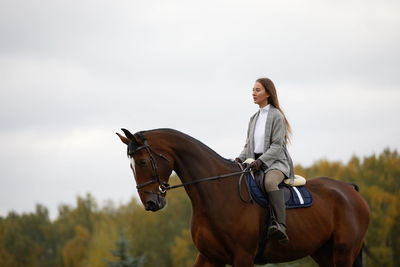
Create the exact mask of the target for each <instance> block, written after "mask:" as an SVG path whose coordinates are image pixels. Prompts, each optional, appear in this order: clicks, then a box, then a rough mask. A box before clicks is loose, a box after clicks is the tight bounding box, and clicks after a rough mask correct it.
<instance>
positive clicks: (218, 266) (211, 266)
mask: <svg viewBox="0 0 400 267" xmlns="http://www.w3.org/2000/svg"><path fill="white" fill-rule="evenodd" d="M193 267H225V264H224V263H216V262H214V261H211V260H209V259H207V258H206V257H205V256H204V255H202V254H201V253H200V252H199V254H197V258H196V261H195V263H194V265H193Z"/></svg>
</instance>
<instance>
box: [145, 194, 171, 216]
mask: <svg viewBox="0 0 400 267" xmlns="http://www.w3.org/2000/svg"><path fill="white" fill-rule="evenodd" d="M166 204H167V200H166V199H165V197H162V196H160V195H156V196H154V197H152V198H150V199H148V200H147V201H146V203H145V204H144V207H145V209H146V210H147V211H153V212H155V211H158V210H160V209H162V208H164V207H165V205H166Z"/></svg>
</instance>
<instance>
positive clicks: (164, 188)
mask: <svg viewBox="0 0 400 267" xmlns="http://www.w3.org/2000/svg"><path fill="white" fill-rule="evenodd" d="M135 135H136V136H138V137H139V139H140V140H141V141H142V142H143V144H144V145H143V146H140V147H137V148H136V149H135V151H133V152H132V153H128V154H129V155H131V154H133V153H134V152H136V151H139V150H141V149H146V151H147V153H148V154H149V157H150V162H151V167H152V169H153V172H154V178H155V179H153V180H150V181H147V182H145V183H142V184H140V185H137V186H136V189H137V191H138V192H139V191H142V192H145V193H149V194H156V195H164V194H165V193H166V192H167V191H169V190H172V189H175V188H179V187H183V186H187V185H191V184H197V183H201V182H207V181H214V180H221V179H224V178H228V177H232V176H235V175H239V174H240V178H239V183H238V190H239V196H240V199H241V200H242V201H243V202H245V203H248V202H252V201H253V199H252V197H251V194H250V188H249V184H248V183H247V182H246V185H247V190H248V192H249V196H250V197H249V199H248V200H245V199H243V197H242V192H241V186H240V185H241V183H242V180H243V176H244V174H245V173H248V172H250V168H249V167H246V168H243V166H242V165H241V164H240V163H238V165H239V166H240V169H241V171H238V172H232V173H227V174H221V175H217V176H211V177H206V178H202V179H198V180H195V181H190V182H186V183H181V184H178V185H173V186H170V185H169V184H168V183H166V182H164V181H162V180H161V179H160V176H159V175H158V169H157V164H156V162H155V160H154V157H153V154H152V153H151V151H153V152H154V150H152V149H151V147H150V145H149V144H148V143H147V140H146V138H145V137H144V135H143V134H142V133H141V132H138V133H136V134H135ZM154 153H155V152H154ZM155 154H156V155H158V156H159V157H161V158H162V159H165V160H167V161H169V160H168V158H167V157H165V156H164V155H162V154H157V153H155ZM154 183H158V184H159V186H158V191H157V192H154V191H148V190H143V187H145V186H148V185H150V184H154Z"/></svg>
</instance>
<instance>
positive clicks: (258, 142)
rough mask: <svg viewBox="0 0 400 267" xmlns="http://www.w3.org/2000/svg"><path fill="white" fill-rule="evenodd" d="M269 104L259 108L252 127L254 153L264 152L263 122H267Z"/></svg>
mask: <svg viewBox="0 0 400 267" xmlns="http://www.w3.org/2000/svg"><path fill="white" fill-rule="evenodd" d="M269 108H270V104H268V105H266V106H265V107H263V108H261V109H260V112H259V113H258V118H257V121H256V126H255V129H254V153H257V154H259V153H264V139H265V124H266V123H267V116H268V111H269Z"/></svg>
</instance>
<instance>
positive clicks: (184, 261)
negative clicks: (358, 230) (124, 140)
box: [0, 149, 400, 267]
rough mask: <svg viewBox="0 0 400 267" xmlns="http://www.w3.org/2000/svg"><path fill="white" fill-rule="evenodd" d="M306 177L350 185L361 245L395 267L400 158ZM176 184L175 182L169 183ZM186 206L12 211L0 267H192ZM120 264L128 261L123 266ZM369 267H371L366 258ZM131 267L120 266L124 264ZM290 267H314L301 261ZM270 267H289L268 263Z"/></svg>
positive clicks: (323, 166)
mask: <svg viewBox="0 0 400 267" xmlns="http://www.w3.org/2000/svg"><path fill="white" fill-rule="evenodd" d="M295 173H296V174H300V175H302V176H304V177H306V178H312V177H321V176H326V177H331V178H334V179H337V180H341V181H345V182H352V183H355V184H357V185H358V186H359V188H360V193H361V194H362V195H363V197H364V198H365V199H366V200H367V202H368V204H369V206H370V209H371V222H370V226H369V229H368V232H367V237H366V241H365V243H366V245H367V247H368V249H369V251H370V252H371V254H373V255H374V256H375V258H376V260H377V261H378V263H379V265H384V266H400V204H399V202H400V190H399V187H400V156H399V154H398V152H397V151H396V150H390V149H385V150H384V151H382V152H381V153H380V154H378V155H375V154H373V155H370V156H367V157H364V158H359V157H357V156H353V157H352V158H351V159H350V160H349V161H348V162H347V163H342V162H339V161H328V160H319V161H317V162H315V163H314V164H312V165H311V166H309V167H303V166H301V165H296V166H295ZM171 182H172V183H178V182H179V181H178V178H177V177H171ZM190 217H191V205H190V201H189V199H188V197H187V195H186V193H185V191H184V190H183V189H177V190H174V191H171V192H169V193H168V205H167V207H166V208H164V209H163V210H161V211H158V212H156V213H151V212H146V211H145V210H144V208H143V206H142V204H141V203H139V202H138V200H137V199H136V198H132V199H131V200H130V201H129V202H128V203H126V204H121V205H116V204H114V203H113V202H112V201H109V202H107V204H105V205H103V206H102V207H99V205H98V204H97V202H96V200H95V199H94V197H93V196H92V195H90V194H87V195H85V196H78V197H77V199H76V205H75V206H70V205H66V204H61V205H60V206H59V208H58V216H57V218H56V219H55V220H50V218H49V213H48V209H47V208H46V207H45V206H43V205H40V204H37V205H36V210H35V211H34V212H31V213H23V214H17V213H16V212H13V211H10V212H9V213H8V215H7V216H5V217H0V266H3V267H8V266H21V267H22V266H33V267H34V266H43V267H46V266H60V267H61V266H65V267H75V266H81V267H85V266H99V267H107V266H144V267H147V266H165V267H169V266H174V267H180V266H182V267H186V266H192V264H193V262H194V260H195V257H196V255H197V251H196V249H195V247H194V246H193V243H192V240H191V236H190V230H189V227H190ZM124 259H125V261H124ZM366 260H367V266H376V264H377V263H376V262H374V260H372V259H371V258H366ZM123 261H124V262H130V263H131V265H121V264H120V265H118V264H119V263H121V262H123ZM289 265H290V266H299V267H305V266H316V265H315V263H313V262H312V260H311V259H309V258H306V259H303V260H300V261H295V262H292V263H290V264H289ZM268 266H288V264H275V265H272V264H269V265H268Z"/></svg>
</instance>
